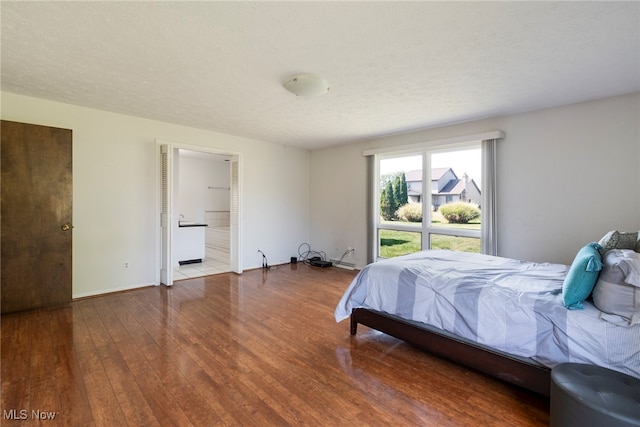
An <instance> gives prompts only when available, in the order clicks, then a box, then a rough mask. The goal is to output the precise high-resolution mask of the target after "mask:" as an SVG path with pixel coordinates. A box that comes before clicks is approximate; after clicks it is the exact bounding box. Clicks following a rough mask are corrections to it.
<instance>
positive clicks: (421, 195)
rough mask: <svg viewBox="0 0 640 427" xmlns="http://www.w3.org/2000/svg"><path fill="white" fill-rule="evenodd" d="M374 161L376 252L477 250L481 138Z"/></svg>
mask: <svg viewBox="0 0 640 427" xmlns="http://www.w3.org/2000/svg"><path fill="white" fill-rule="evenodd" d="M376 164H377V168H376V170H377V179H376V194H377V197H376V198H375V199H374V200H376V204H377V206H378V215H377V221H376V225H375V227H376V233H375V234H376V236H377V245H376V258H391V257H395V256H399V255H405V254H408V253H413V252H418V251H420V250H423V249H451V250H459V251H464V252H481V244H480V238H481V227H482V215H481V195H482V190H481V188H482V187H481V164H482V161H481V150H480V143H479V142H475V143H471V144H465V145H464V146H456V148H454V149H443V150H421V151H419V152H414V153H406V154H401V155H397V154H394V153H389V154H384V155H379V156H376ZM447 218H448V219H447Z"/></svg>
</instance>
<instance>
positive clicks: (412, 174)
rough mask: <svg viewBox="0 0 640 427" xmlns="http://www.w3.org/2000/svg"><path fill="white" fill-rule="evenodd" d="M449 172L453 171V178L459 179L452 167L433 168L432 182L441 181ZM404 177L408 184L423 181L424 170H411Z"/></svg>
mask: <svg viewBox="0 0 640 427" xmlns="http://www.w3.org/2000/svg"><path fill="white" fill-rule="evenodd" d="M449 170H451V173H452V174H453V176H455V177H456V178H457V177H458V176H457V175H456V173H455V172H454V171H453V169H451V168H450V167H447V168H432V169H431V181H436V180H439V179H440V178H442V175H444V174H445V173H447V172H448V171H449ZM404 176H405V179H406V180H407V182H418V181H422V170H421V169H417V170H411V171H408V172H405V174H404Z"/></svg>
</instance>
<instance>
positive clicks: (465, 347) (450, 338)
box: [351, 308, 551, 397]
mask: <svg viewBox="0 0 640 427" xmlns="http://www.w3.org/2000/svg"><path fill="white" fill-rule="evenodd" d="M358 323H360V324H363V325H365V326H368V327H370V328H373V329H376V330H378V331H380V332H384V333H385V334H388V335H391V336H394V337H396V338H398V339H401V340H403V341H406V342H407V343H409V344H412V345H414V346H416V347H418V348H420V349H422V350H426V351H428V352H430V353H433V354H435V355H437V356H441V357H443V358H445V359H449V360H451V361H454V362H456V363H460V364H461V365H465V366H467V367H469V368H472V369H476V370H478V371H481V372H484V373H486V374H489V375H491V376H494V377H497V378H500V379H502V380H504V381H507V382H510V383H512V384H516V385H518V386H521V387H524V388H526V389H529V390H531V391H534V392H536V393H539V394H541V395H543V396H547V397H548V396H549V386H550V375H551V369H549V368H547V367H545V366H542V365H540V364H537V363H536V362H534V361H529V360H526V359H524V358H518V357H516V356H510V355H508V354H506V353H502V352H498V351H496V350H492V349H491V348H488V347H483V346H481V345H479V344H475V343H471V342H468V341H466V340H463V339H460V338H457V337H455V336H454V335H451V334H446V333H444V332H443V333H439V332H437V330H436V329H435V328H434V329H431V330H429V329H425V328H421V327H420V326H418V325H416V324H414V323H411V322H409V321H405V320H403V319H400V318H398V317H396V316H391V315H388V314H385V313H382V312H379V311H374V310H368V309H364V308H356V309H354V310H353V311H352V312H351V335H355V334H356V332H357V329H358Z"/></svg>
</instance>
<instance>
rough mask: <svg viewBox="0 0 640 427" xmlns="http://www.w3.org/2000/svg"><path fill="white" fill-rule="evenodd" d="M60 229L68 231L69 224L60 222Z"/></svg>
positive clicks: (69, 228)
mask: <svg viewBox="0 0 640 427" xmlns="http://www.w3.org/2000/svg"><path fill="white" fill-rule="evenodd" d="M60 229H61V230H62V231H69V230H71V224H62V225H61V226H60Z"/></svg>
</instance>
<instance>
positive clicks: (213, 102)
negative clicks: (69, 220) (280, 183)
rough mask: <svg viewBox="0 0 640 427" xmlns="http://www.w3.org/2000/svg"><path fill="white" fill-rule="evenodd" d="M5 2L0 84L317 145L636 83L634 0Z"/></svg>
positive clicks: (638, 8) (639, 65)
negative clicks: (292, 81) (317, 83)
mask: <svg viewBox="0 0 640 427" xmlns="http://www.w3.org/2000/svg"><path fill="white" fill-rule="evenodd" d="M0 7H1V19H2V20H1V27H2V28H1V36H2V38H1V49H2V90H3V91H7V92H12V93H18V94H24V95H29V96H35V97H40V98H46V99H51V100H56V101H61V102H65V103H71V104H77V105H82V106H87V107H92V108H97V109H102V110H107V111H113V112H118V113H123V114H129V115H134V116H139V117H145V118H150V119H156V120H162V121H166V122H172V123H178V124H182V125H187V126H193V127H197V128H203V129H209V130H215V131H219V132H224V133H227V134H233V135H240V136H246V137H250V138H255V139H259V140H263V141H270V142H275V143H281V144H285V145H294V146H300V147H305V148H309V149H315V148H319V147H323V146H329V145H334V144H342V143H348V142H352V141H356V140H361V139H364V138H371V137H375V136H380V135H386V134H391V133H397V132H402V131H407V130H412V129H419V128H424V127H431V126H437V125H443V124H449V123H455V122H461V121H468V120H473V119H478V118H483V117H490V116H495V115H503V114H511V113H519V112H524V111H530V110H535V109H539V108H545V107H550V106H555V105H562V104H569V103H574V102H580V101H585V100H590V99H596V98H601V97H606V96H610V95H618V94H624V93H630V92H635V91H638V90H640V2H635V1H633V2H395V1H392V2H303V1H300V2H262V1H251V2H249V1H247V2H243V1H237V2H52V1H50V2H6V1H3V2H2V3H1V5H0ZM301 72H310V73H318V74H321V75H323V76H324V77H326V78H327V79H328V80H329V82H330V84H331V90H330V92H329V93H328V94H326V95H324V96H321V97H317V98H300V97H295V96H294V95H292V94H291V93H289V92H287V91H286V90H285V89H284V88H283V87H282V82H283V81H284V80H285V79H286V78H287V77H288V76H290V75H291V74H295V73H301Z"/></svg>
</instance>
